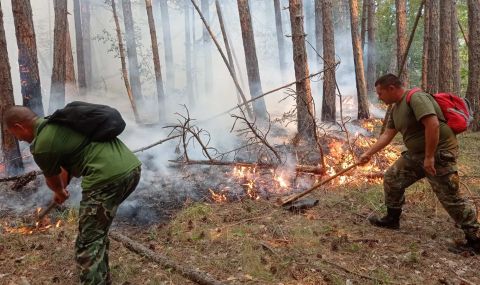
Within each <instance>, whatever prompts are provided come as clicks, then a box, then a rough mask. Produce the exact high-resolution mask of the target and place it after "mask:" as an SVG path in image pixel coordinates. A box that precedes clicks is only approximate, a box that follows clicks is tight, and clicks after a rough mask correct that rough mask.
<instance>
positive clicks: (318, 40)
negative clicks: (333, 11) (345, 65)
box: [314, 0, 333, 116]
mask: <svg viewBox="0 0 480 285" xmlns="http://www.w3.org/2000/svg"><path fill="white" fill-rule="evenodd" d="M322 1H323V0H315V49H316V50H317V53H318V55H315V58H316V59H317V60H316V61H317V67H318V70H320V69H321V68H322V67H323V66H324V57H323V58H322V57H321V56H319V55H322V53H323V15H322V13H323V12H322V10H323V9H322ZM332 25H333V23H332ZM332 29H333V28H332ZM324 80H325V78H324ZM314 86H316V87H315V88H318V94H319V95H320V94H323V93H322V86H323V82H320V81H318V82H317V83H315V84H314ZM322 97H323V95H322ZM322 104H323V103H322ZM322 110H323V109H322ZM322 116H323V111H322Z"/></svg>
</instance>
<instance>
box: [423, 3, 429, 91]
mask: <svg viewBox="0 0 480 285" xmlns="http://www.w3.org/2000/svg"><path fill="white" fill-rule="evenodd" d="M430 2H431V0H426V1H425V12H424V16H423V53H422V89H423V90H427V89H428V83H427V70H428V43H429V42H430V37H431V36H430Z"/></svg>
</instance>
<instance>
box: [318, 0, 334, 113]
mask: <svg viewBox="0 0 480 285" xmlns="http://www.w3.org/2000/svg"><path fill="white" fill-rule="evenodd" d="M317 1H318V2H320V0H317ZM322 2H323V4H322V16H323V17H322V18H323V60H324V68H329V67H331V68H329V69H327V70H325V73H324V76H323V100H322V121H327V122H334V121H335V119H336V118H335V112H336V96H335V88H336V84H335V82H336V78H335V68H334V66H335V37H334V30H333V29H334V25H333V7H332V0H322Z"/></svg>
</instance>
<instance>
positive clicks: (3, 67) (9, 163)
mask: <svg viewBox="0 0 480 285" xmlns="http://www.w3.org/2000/svg"><path fill="white" fill-rule="evenodd" d="M0 86H1V88H0V114H1V115H2V118H1V119H2V120H1V122H0V124H1V131H2V153H3V157H2V161H3V162H4V163H5V170H6V173H7V176H13V175H17V174H19V173H21V172H23V162H22V156H21V154H20V149H19V147H18V141H17V140H16V139H15V137H14V136H13V135H12V134H11V133H10V132H7V130H6V126H5V122H4V121H3V114H5V111H6V110H7V109H8V108H9V107H11V106H14V105H15V100H14V98H13V87H12V76H11V74H10V61H9V60H8V50H7V41H6V38H5V29H4V27H3V11H2V4H1V3H0Z"/></svg>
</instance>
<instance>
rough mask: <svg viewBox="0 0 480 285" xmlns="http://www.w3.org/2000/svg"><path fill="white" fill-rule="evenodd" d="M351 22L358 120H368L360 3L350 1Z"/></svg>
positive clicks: (353, 0) (354, 0)
mask: <svg viewBox="0 0 480 285" xmlns="http://www.w3.org/2000/svg"><path fill="white" fill-rule="evenodd" d="M350 22H351V32H352V47H353V61H354V64H355V78H356V85H357V99H358V119H368V118H369V117H370V112H369V110H368V100H367V85H366V82H365V69H364V67H363V53H362V47H361V42H360V35H359V34H358V1H357V0H350Z"/></svg>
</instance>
